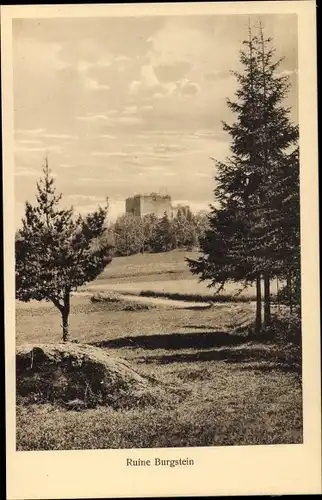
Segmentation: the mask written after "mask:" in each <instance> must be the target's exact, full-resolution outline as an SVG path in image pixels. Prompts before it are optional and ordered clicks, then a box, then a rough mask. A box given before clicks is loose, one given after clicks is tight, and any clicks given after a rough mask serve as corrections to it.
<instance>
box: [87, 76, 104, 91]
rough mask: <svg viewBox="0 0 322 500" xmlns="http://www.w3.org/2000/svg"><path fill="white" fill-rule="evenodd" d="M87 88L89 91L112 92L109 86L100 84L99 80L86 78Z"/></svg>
mask: <svg viewBox="0 0 322 500" xmlns="http://www.w3.org/2000/svg"><path fill="white" fill-rule="evenodd" d="M85 82H86V88H87V89H89V90H110V86H109V85H105V84H102V83H99V82H98V81H97V80H94V79H92V78H86V80H85Z"/></svg>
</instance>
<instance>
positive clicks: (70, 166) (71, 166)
mask: <svg viewBox="0 0 322 500" xmlns="http://www.w3.org/2000/svg"><path fill="white" fill-rule="evenodd" d="M58 167H59V168H75V167H77V165H73V164H70V163H60V164H59V165H58Z"/></svg>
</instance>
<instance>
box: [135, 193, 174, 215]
mask: <svg viewBox="0 0 322 500" xmlns="http://www.w3.org/2000/svg"><path fill="white" fill-rule="evenodd" d="M165 212H166V213H167V215H168V217H171V212H172V207H171V197H170V196H160V195H154V194H151V195H149V196H142V198H141V216H144V215H147V214H154V215H155V216H156V217H163V215H164V213H165Z"/></svg>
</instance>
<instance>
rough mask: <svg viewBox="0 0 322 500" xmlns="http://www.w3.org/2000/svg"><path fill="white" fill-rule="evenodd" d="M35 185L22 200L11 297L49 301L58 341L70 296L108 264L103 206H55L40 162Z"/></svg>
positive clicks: (49, 181) (58, 197)
mask: <svg viewBox="0 0 322 500" xmlns="http://www.w3.org/2000/svg"><path fill="white" fill-rule="evenodd" d="M43 174H44V175H43V178H42V179H40V182H39V183H37V204H36V205H34V206H33V205H32V204H31V203H29V202H27V203H26V210H25V217H24V218H23V220H22V228H21V229H20V230H19V231H18V233H17V235H16V241H15V258H16V267H15V274H16V298H17V299H19V300H22V301H24V302H28V301H30V300H38V301H40V300H46V301H51V302H52V303H53V304H54V305H55V306H56V307H57V309H58V310H59V311H60V313H61V316H62V331H63V333H62V339H63V341H66V340H68V336H69V325H68V318H69V313H70V296H71V293H72V292H73V291H75V290H77V289H78V287H80V286H82V285H84V284H85V283H88V282H90V281H92V280H94V279H95V278H96V277H97V276H98V275H99V274H100V273H101V272H102V271H103V270H104V268H105V267H106V265H107V264H109V263H110V262H111V260H112V259H111V255H110V245H109V244H108V243H106V242H105V243H104V239H103V238H102V235H103V234H104V231H105V220H106V216H107V211H108V206H106V207H105V208H101V207H99V208H98V210H97V211H96V212H94V213H91V214H88V215H87V216H86V217H82V216H78V217H75V216H74V211H73V208H70V209H61V208H59V203H60V200H61V198H62V195H61V194H59V195H57V194H56V188H55V185H54V178H53V177H52V176H51V173H50V170H49V168H48V162H47V160H46V164H45V167H44V169H43Z"/></svg>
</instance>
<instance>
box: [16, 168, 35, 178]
mask: <svg viewBox="0 0 322 500" xmlns="http://www.w3.org/2000/svg"><path fill="white" fill-rule="evenodd" d="M14 175H15V176H16V177H39V172H36V171H35V170H31V169H28V168H21V167H20V168H18V169H16V170H15V172H14Z"/></svg>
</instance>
